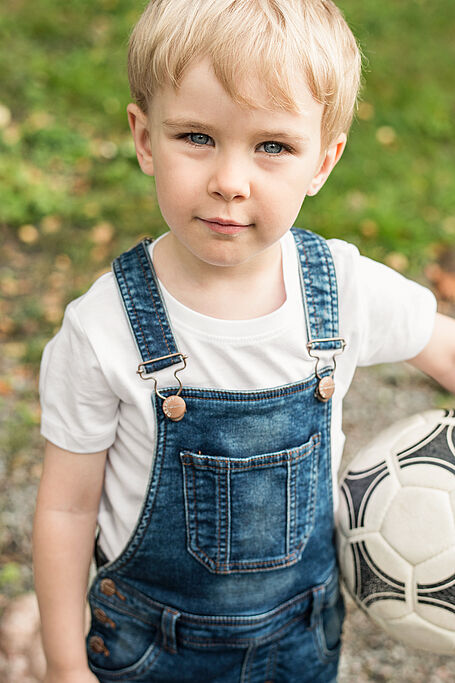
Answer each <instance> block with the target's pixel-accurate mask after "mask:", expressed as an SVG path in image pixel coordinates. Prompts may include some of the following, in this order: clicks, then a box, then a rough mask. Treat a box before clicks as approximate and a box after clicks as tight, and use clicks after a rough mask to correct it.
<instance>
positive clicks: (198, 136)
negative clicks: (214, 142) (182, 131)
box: [188, 133, 210, 145]
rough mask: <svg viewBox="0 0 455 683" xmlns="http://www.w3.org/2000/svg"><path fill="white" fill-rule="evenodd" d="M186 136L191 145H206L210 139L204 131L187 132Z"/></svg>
mask: <svg viewBox="0 0 455 683" xmlns="http://www.w3.org/2000/svg"><path fill="white" fill-rule="evenodd" d="M188 137H189V138H190V141H191V142H192V143H193V145H207V144H208V143H209V141H210V136H209V135H205V133H189V135H188Z"/></svg>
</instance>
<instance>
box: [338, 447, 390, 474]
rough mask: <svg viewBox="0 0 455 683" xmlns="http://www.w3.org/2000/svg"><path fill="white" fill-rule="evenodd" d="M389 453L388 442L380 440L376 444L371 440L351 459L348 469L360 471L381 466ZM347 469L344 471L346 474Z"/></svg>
mask: <svg viewBox="0 0 455 683" xmlns="http://www.w3.org/2000/svg"><path fill="white" fill-rule="evenodd" d="M387 453H388V448H387V443H385V442H383V441H380V442H379V443H377V444H375V443H374V442H370V443H369V444H368V445H367V446H366V447H365V448H362V449H361V450H360V451H359V452H358V453H357V455H356V456H355V457H354V458H353V459H352V460H351V461H350V463H349V465H348V467H347V470H350V471H353V472H358V471H363V470H366V469H370V468H372V467H378V466H380V465H381V464H382V463H383V462H384V460H385V459H386V456H387ZM346 474H347V471H345V472H344V473H343V477H344V476H346Z"/></svg>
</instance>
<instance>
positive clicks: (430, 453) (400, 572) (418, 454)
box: [337, 410, 455, 654]
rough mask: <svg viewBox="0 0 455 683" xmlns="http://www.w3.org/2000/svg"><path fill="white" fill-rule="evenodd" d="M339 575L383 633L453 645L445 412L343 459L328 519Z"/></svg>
mask: <svg viewBox="0 0 455 683" xmlns="http://www.w3.org/2000/svg"><path fill="white" fill-rule="evenodd" d="M337 543H338V557H339V562H340V569H341V575H342V578H343V581H344V583H345V585H346V587H347V589H348V591H349V593H350V594H351V595H352V597H353V598H354V600H355V601H356V603H357V604H358V605H359V606H360V607H361V608H362V609H364V610H365V611H366V613H367V614H368V615H369V616H370V617H371V618H372V619H373V620H374V621H375V622H377V623H378V624H379V625H380V626H382V627H383V628H384V629H385V631H387V633H389V634H390V635H391V636H393V637H396V638H397V639H399V640H401V641H403V642H405V643H406V644H408V645H411V646H413V647H417V648H422V649H424V650H429V651H431V652H435V653H439V654H454V653H455V411H454V410H450V411H444V410H430V411H428V412H424V413H419V414H417V415H413V416H411V417H408V418H406V419H404V420H400V421H399V422H396V423H395V424H393V425H392V426H391V427H389V428H388V429H386V430H385V431H383V432H381V433H380V434H379V435H378V436H377V437H376V438H375V439H374V440H373V441H371V442H370V443H369V444H368V445H367V446H366V447H365V448H363V449H362V450H361V451H360V452H359V453H358V454H357V455H356V457H355V458H354V459H353V460H352V461H351V462H350V463H349V466H348V468H347V471H345V472H344V475H343V476H342V478H341V491H340V508H339V511H338V519H337Z"/></svg>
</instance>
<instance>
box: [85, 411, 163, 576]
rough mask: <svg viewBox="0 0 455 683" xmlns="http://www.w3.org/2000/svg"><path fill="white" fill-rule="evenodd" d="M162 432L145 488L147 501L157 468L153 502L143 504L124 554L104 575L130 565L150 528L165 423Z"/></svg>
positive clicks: (156, 490)
mask: <svg viewBox="0 0 455 683" xmlns="http://www.w3.org/2000/svg"><path fill="white" fill-rule="evenodd" d="M163 432H164V433H163V446H162V449H161V452H159V449H158V443H157V449H156V450H157V453H156V458H155V465H154V472H153V474H152V476H151V479H150V484H149V486H148V488H147V492H146V500H147V501H148V497H149V493H150V491H151V489H152V485H153V483H154V480H155V474H156V468H157V467H159V474H158V481H157V482H156V488H155V493H154V496H153V500H152V501H151V504H150V505H147V503H146V504H145V507H144V509H143V510H142V512H141V517H140V520H139V524H138V526H137V528H136V529H135V531H134V535H133V536H132V537H131V539H130V543H129V544H128V546H127V547H126V548H125V551H124V553H122V554H121V555H120V557H119V558H117V559H116V560H114V561H113V563H112V564H111V565H109V567H108V568H107V570H106V573H108V572H109V571H110V570H118V569H122V568H123V567H125V566H126V565H128V564H129V563H130V561H131V560H132V559H133V558H134V556H135V555H136V553H137V551H138V550H139V548H140V547H141V545H142V542H143V539H144V536H145V533H146V531H147V529H148V527H149V526H150V522H151V520H152V515H153V509H154V507H155V501H156V497H157V492H158V490H159V488H160V482H161V474H162V471H163V467H162V464H163V453H164V452H165V450H166V439H167V422H166V421H164V426H163ZM144 517H145V524H144V525H143V526H141V522H142V521H143V520H144ZM139 532H140V533H139ZM102 571H103V570H101V572H102ZM101 572H100V573H99V574H98V576H101Z"/></svg>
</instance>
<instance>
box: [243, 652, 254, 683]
mask: <svg viewBox="0 0 455 683" xmlns="http://www.w3.org/2000/svg"><path fill="white" fill-rule="evenodd" d="M254 649H255V647H254V645H253V644H250V645H248V647H247V650H246V653H245V656H244V658H243V663H242V670H241V672H240V683H248V682H247V681H246V679H245V676H246V673H247V669H249V667H250V657H251V654H252V652H253V651H254ZM248 678H249V676H248Z"/></svg>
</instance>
